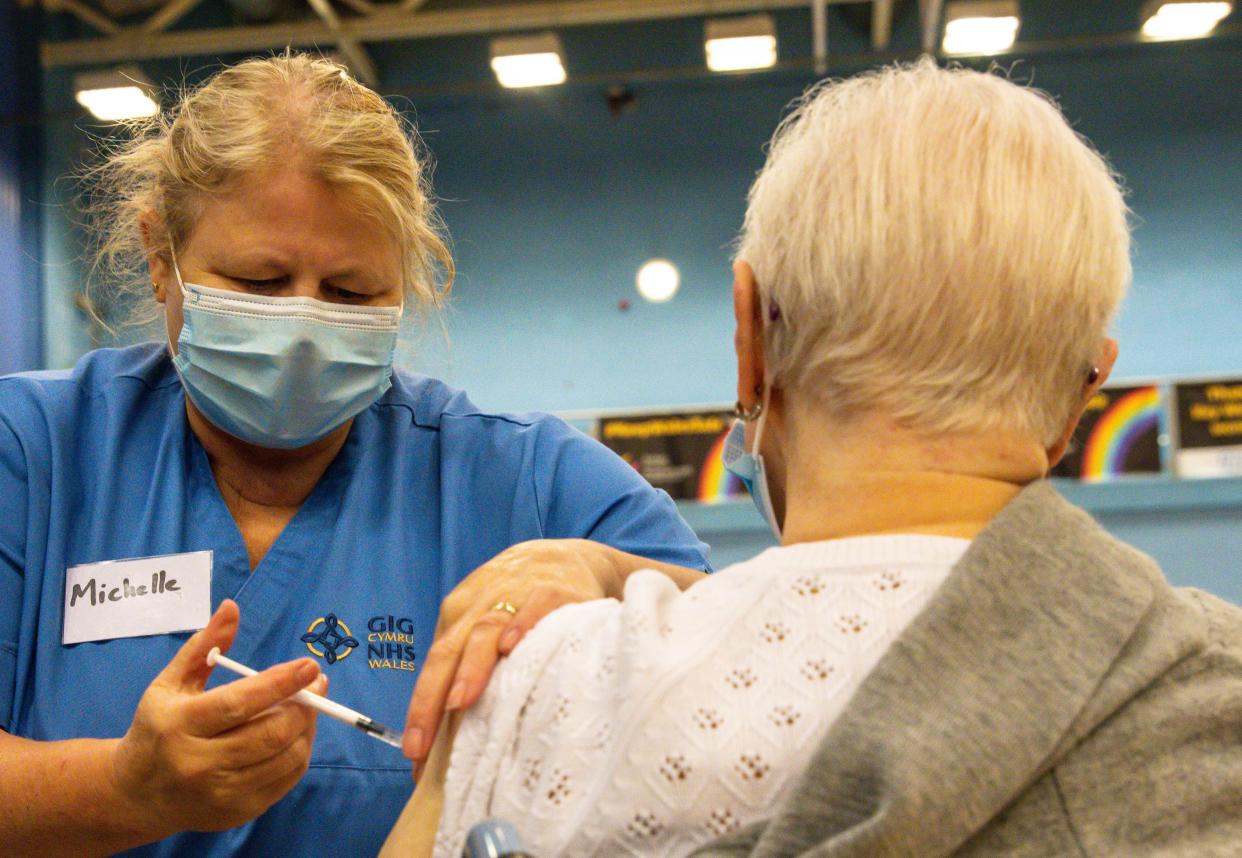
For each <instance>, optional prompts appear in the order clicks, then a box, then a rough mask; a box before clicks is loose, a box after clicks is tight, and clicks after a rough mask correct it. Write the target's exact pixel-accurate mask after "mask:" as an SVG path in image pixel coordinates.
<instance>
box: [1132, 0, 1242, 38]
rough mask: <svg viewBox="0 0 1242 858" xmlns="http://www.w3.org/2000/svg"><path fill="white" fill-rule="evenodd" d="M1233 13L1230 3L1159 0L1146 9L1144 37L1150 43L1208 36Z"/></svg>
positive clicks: (1148, 5) (1144, 13) (1149, 4)
mask: <svg viewBox="0 0 1242 858" xmlns="http://www.w3.org/2000/svg"><path fill="white" fill-rule="evenodd" d="M1232 11H1233V4H1232V3H1228V2H1216V3H1203V2H1186V0H1159V2H1154V3H1148V4H1147V5H1146V6H1144V7H1143V17H1144V18H1145V19H1146V20H1144V21H1143V36H1144V37H1146V38H1148V39H1156V40H1159V39H1193V38H1195V37H1196V36H1206V35H1207V34H1208V33H1210V32H1212V29H1213V28H1214V27H1215V26H1216V25H1217V24H1218V23H1220V21H1221V19H1222V18H1224V17H1225V16H1227V15H1228V14H1229V13H1230V12H1232Z"/></svg>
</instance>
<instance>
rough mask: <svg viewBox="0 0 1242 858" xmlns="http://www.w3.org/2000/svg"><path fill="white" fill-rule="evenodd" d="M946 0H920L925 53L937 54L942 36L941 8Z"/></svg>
mask: <svg viewBox="0 0 1242 858" xmlns="http://www.w3.org/2000/svg"><path fill="white" fill-rule="evenodd" d="M943 6H944V0H919V20H920V23H921V24H922V28H921V39H920V43H921V45H922V48H923V53H925V54H935V53H936V48H937V45H938V42H939V36H940V10H941V8H942V7H943Z"/></svg>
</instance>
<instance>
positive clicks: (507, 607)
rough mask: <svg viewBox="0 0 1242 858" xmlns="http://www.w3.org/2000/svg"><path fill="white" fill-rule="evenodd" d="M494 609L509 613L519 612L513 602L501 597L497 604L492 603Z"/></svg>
mask: <svg viewBox="0 0 1242 858" xmlns="http://www.w3.org/2000/svg"><path fill="white" fill-rule="evenodd" d="M492 610H493V611H504V612H506V613H509V614H516V613H517V608H515V607H514V606H513V603H512V602H508V601H506V600H504V599H501V600H500V601H499V602H497V603H496V604H494V605H492Z"/></svg>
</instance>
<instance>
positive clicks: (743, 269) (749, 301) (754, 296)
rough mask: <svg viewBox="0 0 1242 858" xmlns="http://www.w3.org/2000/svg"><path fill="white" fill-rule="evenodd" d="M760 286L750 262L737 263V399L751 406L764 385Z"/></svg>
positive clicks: (735, 295) (735, 345)
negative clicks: (757, 392)
mask: <svg viewBox="0 0 1242 858" xmlns="http://www.w3.org/2000/svg"><path fill="white" fill-rule="evenodd" d="M760 304H761V302H760V299H759V286H758V284H757V283H756V282H755V272H754V271H753V270H752V269H751V267H750V264H749V263H748V262H744V261H743V260H740V259H739V260H738V261H737V262H734V263H733V317H734V320H735V321H736V322H737V327H736V329H735V332H734V335H733V348H734V350H735V351H736V352H737V401H738V402H740V403H742V405H743V407H746V408H749V407H750V406H752V405H754V404H755V401H756V391H758V390H761V389H762V387H763V369H764V367H763V320H762V319H761V318H760Z"/></svg>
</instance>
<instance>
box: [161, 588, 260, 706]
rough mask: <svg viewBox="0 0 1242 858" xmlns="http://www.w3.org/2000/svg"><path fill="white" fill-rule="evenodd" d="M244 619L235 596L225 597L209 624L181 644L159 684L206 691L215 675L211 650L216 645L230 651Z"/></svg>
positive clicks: (180, 688) (224, 650) (184, 689)
mask: <svg viewBox="0 0 1242 858" xmlns="http://www.w3.org/2000/svg"><path fill="white" fill-rule="evenodd" d="M240 621H241V611H240V610H239V609H238V607H237V603H236V602H234V601H233V600H232V599H225V600H224V601H223V602H221V603H220V607H218V608H216V612H215V613H214V614H212V615H211V619H210V620H208V621H207V625H206V627H205V628H203V629H201V630H200V631H197V632H195V633H194V634H192V635H190V639H189V640H187V641H186V642H185V643H184V644H182V645H181V649H179V650H177V654H176V655H174V656H173V657H172V661H170V662H168V666H167V667H165V668H164V669H163V670H162V671H161V672H160V675H159V676H157V677H156V678H155V684H160V685H164V686H168V687H171V688H175V689H177V690H180V691H202V690H203V686H204V685H205V684H206V683H207V677H208V676H210V675H211V666H210V665H208V664H207V653H209V652H211V648H212V647H216V646H218V647H220V652H228V649H229V647H231V646H232V645H233V638H235V637H236V636H237V624H238V623H239V622H240Z"/></svg>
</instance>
